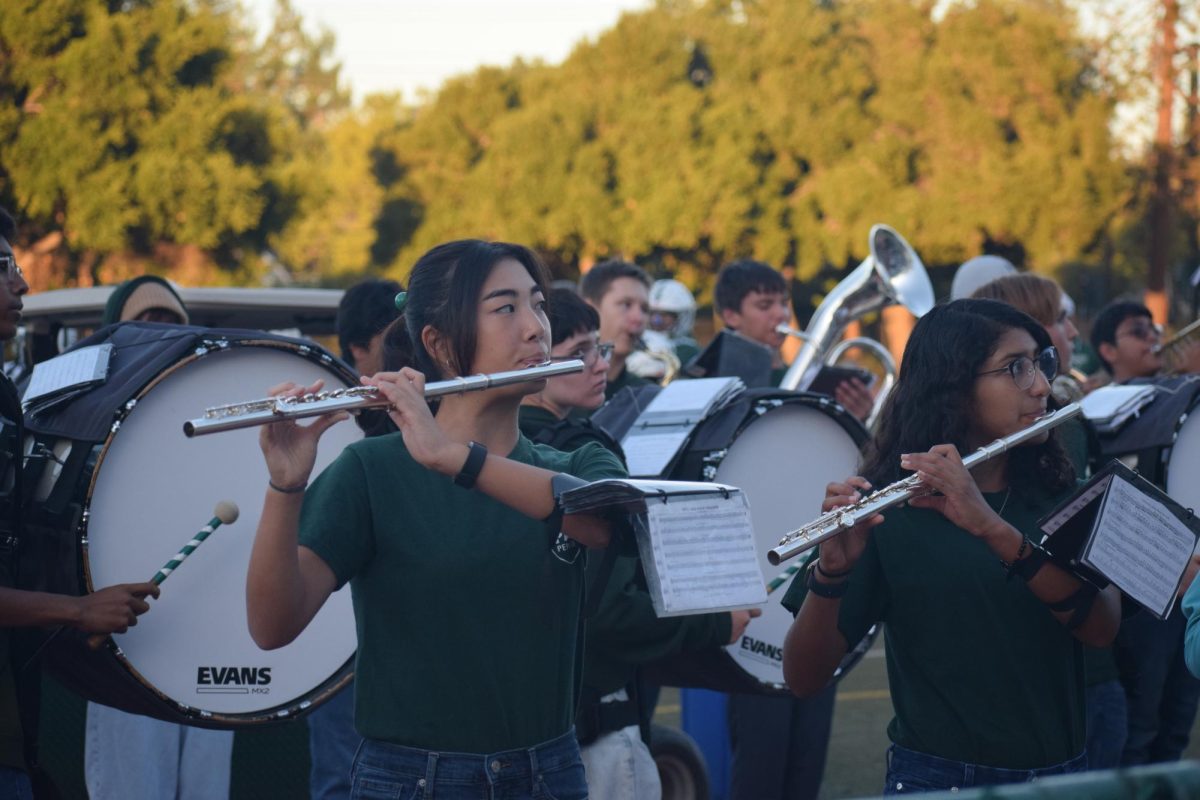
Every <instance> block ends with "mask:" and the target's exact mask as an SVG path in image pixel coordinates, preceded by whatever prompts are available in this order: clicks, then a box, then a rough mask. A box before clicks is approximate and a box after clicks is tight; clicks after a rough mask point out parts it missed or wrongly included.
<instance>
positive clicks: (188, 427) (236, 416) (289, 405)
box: [183, 358, 584, 437]
mask: <svg viewBox="0 0 1200 800" xmlns="http://www.w3.org/2000/svg"><path fill="white" fill-rule="evenodd" d="M583 368H584V365H583V362H582V361H581V360H579V359H578V358H574V359H571V360H570V361H562V362H559V363H551V362H547V363H545V364H541V365H539V366H536V367H529V368H528V369H514V370H509V371H507V372H492V373H486V374H480V375H466V376H463V377H459V378H450V379H449V380H444V381H435V382H433V383H428V384H426V385H425V399H426V400H430V399H432V398H435V397H442V396H443V395H448V394H462V393H463V392H480V391H483V390H484V389H494V388H497V387H500V386H510V385H512V384H514V383H527V382H529V381H541V380H545V379H546V378H553V377H555V376H556V375H570V374H572V373H576V372H583ZM388 405H389V403H388V400H387V398H386V397H384V396H383V395H382V394H380V393H379V391H378V390H377V389H376V388H375V387H374V386H351V387H348V388H345V389H333V390H330V391H327V392H316V393H315V394H305V395H301V396H299V397H264V398H262V399H260V400H249V401H247V402H244V403H230V404H229V405H224V406H213V407H212V408H206V409H205V410H204V416H203V417H200V418H198V419H190V420H188V421H187V422H185V423H183V432H184V435H186V436H188V437H192V436H204V435H206V434H209V433H220V432H221V431H232V430H237V429H239V428H253V427H254V426H256V425H268V424H270V423H272V422H281V421H283V420H286V419H305V418H307V417H319V416H321V415H322V414H329V413H332V412H335V411H349V412H351V413H355V412H358V411H362V410H363V409H366V408H386V407H387V406H388Z"/></svg>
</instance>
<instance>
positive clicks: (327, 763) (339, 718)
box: [308, 681, 362, 800]
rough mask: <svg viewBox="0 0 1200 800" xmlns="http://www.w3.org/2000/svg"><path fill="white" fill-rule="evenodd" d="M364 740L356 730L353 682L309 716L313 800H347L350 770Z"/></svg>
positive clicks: (310, 791) (310, 776)
mask: <svg viewBox="0 0 1200 800" xmlns="http://www.w3.org/2000/svg"><path fill="white" fill-rule="evenodd" d="M361 741H362V737H361V736H359V735H358V731H356V730H354V682H353V681H351V683H350V685H349V686H347V687H346V688H345V689H342V691H340V692H338V693H337V694H336V695H334V696H333V697H331V698H330V699H329V701H328V702H326V703H325V704H324V705H323V706H321V707H320V708H318V709H317V710H316V711H314V712H312V713H311V714H309V715H308V750H309V753H310V754H311V756H312V772H311V773H309V781H308V788H309V794H310V797H311V799H312V800H346V798H347V797H349V796H350V769H351V767H353V766H354V754H355V753H356V752H358V745H359V742H361Z"/></svg>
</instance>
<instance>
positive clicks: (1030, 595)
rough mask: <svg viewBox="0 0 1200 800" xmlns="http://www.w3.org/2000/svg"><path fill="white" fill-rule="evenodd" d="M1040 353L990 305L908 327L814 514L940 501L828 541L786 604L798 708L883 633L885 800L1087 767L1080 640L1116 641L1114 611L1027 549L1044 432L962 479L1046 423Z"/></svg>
mask: <svg viewBox="0 0 1200 800" xmlns="http://www.w3.org/2000/svg"><path fill="white" fill-rule="evenodd" d="M1053 352H1054V351H1053V349H1052V347H1051V343H1050V337H1049V336H1048V335H1047V333H1046V331H1045V329H1044V328H1043V327H1042V326H1041V325H1039V324H1037V322H1035V321H1034V320H1033V319H1031V318H1030V317H1028V316H1026V315H1025V314H1022V313H1021V312H1019V311H1017V310H1016V309H1014V308H1012V307H1011V306H1008V305H1005V304H1003V303H998V302H995V301H991V300H959V301H955V302H953V303H950V304H948V305H944V306H939V307H937V308H935V309H933V311H931V312H930V313H928V314H926V315H925V316H924V317H922V318H921V320H920V321H919V322H918V323H917V326H916V328H915V329H914V331H913V334H912V337H911V338H910V339H909V342H908V347H907V348H906V350H905V353H904V359H903V363H902V365H901V370H900V376H901V377H900V380H899V382H898V383H897V384H896V389H895V391H894V392H893V393H892V395H891V396H890V397H889V399H888V401H887V405H886V406H885V407H884V409H883V413H882V414H881V417H880V419H881V420H882V422H881V425H880V427H879V429H878V431H877V432H876V435H875V438H874V440H873V441H872V442H871V444H870V446H869V449H868V452H867V455H866V457H865V461H864V463H863V465H862V476H855V477H851V478H848V479H846V480H845V481H841V482H835V483H832V484H830V485H829V487H828V489H827V491H826V499H825V503H824V510H829V509H832V508H836V507H839V506H844V505H849V504H851V503H853V502H855V501H856V500H858V499H860V498H861V496H863V495H865V494H867V493H869V492H870V491H871V490H872V488H873V487H874V488H882V487H883V486H885V485H887V484H890V483H892V482H894V481H896V480H898V479H900V478H902V477H905V476H907V475H910V474H912V473H913V472H916V473H917V474H918V475H920V477H921V479H922V480H923V481H924V483H925V484H927V485H928V486H930V487H931V488H933V489H934V490H936V492H937V494H934V495H930V496H927V497H922V498H914V499H913V500H911V501H910V502H909V504H908V506H907V507H904V508H898V509H892V510H889V511H888V512H886V515H876V516H875V517H874V518H872V519H869V520H866V521H865V522H863V523H862V524H860V525H858V526H856V527H855V528H853V529H851V530H849V531H846V532H845V533H843V534H841V535H839V536H836V537H834V538H832V539H829V540H826V541H825V542H824V543H822V544H821V547H820V550H819V553H818V557H817V558H814V559H813V561H812V563H811V564H810V566H809V568H808V570H807V571H806V572H805V573H801V576H800V579H798V580H796V581H795V582H794V583H793V585H792V587H791V588H790V589H789V591H788V594H787V596H786V597H785V598H784V605H785V606H787V607H788V608H790V609H792V610H793V611H795V612H796V613H797V616H796V620H795V622H794V623H793V625H792V628H791V630H790V631H789V633H788V637H787V640H786V643H785V647H784V675H785V677H786V679H787V682H788V685H789V686H790V687H791V688H792V690H793V691H794V692H796V693H797V694H799V695H801V696H806V695H810V694H813V693H816V692H818V691H820V690H821V689H822V688H823V687H824V686H825V685H826V684H827V683H828V681H829V678H830V676H831V675H832V673H833V671H834V669H835V668H836V667H837V665H838V663H839V661H840V660H841V658H842V656H843V655H845V653H846V651H847V649H848V647H849V645H848V643H849V642H857V641H859V640H860V639H861V638H862V636H863V635H864V634H865V632H866V630H867V628H868V627H870V625H872V624H874V623H876V622H884V623H885V625H884V636H885V637H886V641H887V662H888V663H887V665H888V679H889V685H890V687H891V694H892V704H893V707H894V709H895V717H894V719H893V720H892V722H891V724H890V725H889V726H888V735H889V738H891V740H892V747H891V748H890V749H889V752H888V773H887V779H886V785H885V790H884V791H885V794H889V795H892V794H906V793H911V792H922V791H932V790H945V789H952V788H955V787H969V786H978V785H987V784H997V783H1012V782H1020V781H1027V780H1031V779H1033V778H1035V777H1038V776H1041V775H1051V774H1058V773H1065V772H1074V771H1078V770H1082V769H1084V768H1085V767H1086V763H1087V759H1086V754H1085V749H1084V747H1085V745H1084V674H1083V661H1082V654H1081V643H1085V644H1091V645H1101V646H1102V645H1107V644H1109V643H1110V642H1111V641H1112V638H1113V636H1114V635H1115V634H1116V630H1117V625H1118V619H1119V598H1118V595H1117V593H1116V590H1115V589H1113V588H1109V589H1107V590H1105V591H1103V592H1097V591H1096V590H1095V589H1094V588H1090V587H1088V586H1086V585H1084V584H1083V583H1082V582H1081V581H1080V580H1079V579H1077V578H1075V577H1074V576H1073V575H1071V574H1069V573H1067V572H1065V571H1063V570H1062V569H1060V568H1059V567H1057V566H1055V565H1054V564H1053V563H1050V562H1048V561H1047V559H1046V556H1045V553H1044V551H1042V550H1041V549H1040V548H1038V547H1036V546H1034V544H1033V541H1035V540H1037V539H1038V537H1037V529H1036V522H1037V520H1038V519H1039V518H1040V517H1041V516H1042V515H1043V514H1044V513H1045V512H1046V511H1048V510H1050V508H1051V507H1052V506H1053V505H1054V504H1055V503H1056V502H1057V501H1059V500H1060V499H1062V498H1063V497H1064V496H1065V495H1066V494H1068V493H1069V492H1070V491H1071V490H1072V489H1074V488H1075V474H1074V469H1073V468H1072V466H1071V463H1070V461H1069V460H1068V459H1067V457H1066V455H1065V453H1064V452H1063V449H1062V447H1061V446H1060V445H1059V443H1058V440H1057V437H1056V435H1055V432H1054V431H1051V432H1050V433H1048V434H1046V435H1044V436H1042V437H1039V438H1036V439H1034V440H1032V441H1031V442H1028V443H1026V444H1025V445H1024V446H1021V447H1018V448H1016V449H1015V450H1013V451H1012V452H1011V453H1008V454H1005V455H1001V456H998V457H996V458H994V459H992V460H990V461H987V462H985V463H984V464H982V465H980V466H979V467H977V468H976V469H975V470H974V472H968V471H967V470H966V469H965V468H964V467H963V465H962V458H961V455H960V454H966V453H969V452H970V451H972V450H974V449H976V448H978V447H980V446H982V445H984V444H988V443H990V442H992V441H994V440H995V439H997V438H1000V437H1002V436H1007V435H1009V434H1012V433H1015V432H1017V431H1019V430H1022V429H1024V428H1026V427H1028V426H1029V425H1030V424H1031V423H1032V422H1033V421H1034V420H1036V419H1037V418H1038V417H1040V416H1042V415H1043V414H1045V413H1046V412H1047V410H1048V409H1049V408H1050V407H1051V406H1050V404H1049V400H1050V386H1049V381H1050V380H1051V379H1052V378H1053V377H1054V373H1055V371H1056V369H1057V364H1056V362H1055V361H1054V359H1053V358H1052V356H1051V354H1052V353H1053ZM885 516H886V519H885Z"/></svg>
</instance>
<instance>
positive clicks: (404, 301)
mask: <svg viewBox="0 0 1200 800" xmlns="http://www.w3.org/2000/svg"><path fill="white" fill-rule="evenodd" d="M406 305H408V292H397V293H396V310H397V311H399V312H400V313H401V314H403V313H404V307H405V306H406Z"/></svg>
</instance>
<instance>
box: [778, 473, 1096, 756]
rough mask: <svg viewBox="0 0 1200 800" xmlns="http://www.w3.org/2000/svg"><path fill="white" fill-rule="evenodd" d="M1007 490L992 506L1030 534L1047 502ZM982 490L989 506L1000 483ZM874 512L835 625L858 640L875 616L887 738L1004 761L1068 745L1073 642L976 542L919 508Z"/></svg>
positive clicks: (1077, 653) (800, 588) (1072, 752)
mask: <svg viewBox="0 0 1200 800" xmlns="http://www.w3.org/2000/svg"><path fill="white" fill-rule="evenodd" d="M1018 491H1019V490H1014V493H1013V495H1012V496H1011V497H1010V498H1009V502H1008V503H1007V505H1004V506H1003V508H1004V512H1003V515H1002V516H1003V517H1004V519H1005V520H1006V521H1008V522H1009V523H1010V524H1012V525H1013V526H1014V527H1015V528H1017V529H1018V530H1020V531H1023V532H1025V533H1027V534H1029V535H1030V536H1031V538H1032V537H1033V536H1034V535H1035V532H1036V521H1037V519H1038V518H1039V516H1040V515H1041V514H1043V513H1045V512H1046V511H1048V510H1050V509H1051V508H1052V507H1053V500H1048V501H1042V500H1037V501H1034V502H1032V503H1026V502H1024V501H1023V500H1022V496H1021V495H1020V494H1018ZM985 497H986V498H987V500H988V502H989V503H990V504H991V505H992V507H993V508H1000V507H1001V506H1002V504H1003V503H1004V500H1005V492H998V493H994V494H987V495H985ZM884 516H885V517H886V521H885V522H884V523H883V524H882V525H880V526H879V527H877V528H875V529H874V531H873V532H872V533H871V536H870V538H869V539H868V542H867V547H866V550H865V551H864V552H863V555H862V558H861V559H860V560H859V562H858V563H857V564H856V565H855V567H854V572H853V573H852V574H851V576H850V578H849V582H850V586H849V589H848V591H847V593H846V595H845V597H844V598H843V599H842V602H841V608H840V612H839V616H838V628H839V630H840V631H841V633H842V635H843V636H845V638H846V641H847V642H858V641H859V640H861V639H862V637H863V635H864V634H865V633H866V631H867V628H868V627H870V625H871V624H872V623H874V622H877V621H882V622H883V623H884V629H883V630H884V638H885V642H886V647H887V669H888V681H889V685H890V688H891V695H892V706H893V709H894V711H895V717H894V718H893V719H892V721H891V723H890V724H889V725H888V736H889V737H890V738H891V740H892V741H893V742H895V743H896V744H898V745H900V746H901V747H906V748H909V749H911V750H916V751H918V752H921V753H926V754H929V755H933V756H938V757H941V758H947V759H952V760H955V761H965V762H969V763H974V764H984V765H987V766H992V767H1003V768H1008V769H1033V768H1037V767H1045V766H1049V765H1052V764H1058V763H1060V762H1062V761H1066V760H1067V759H1070V758H1073V757H1075V756H1077V755H1079V754H1080V753H1081V752H1082V751H1083V748H1084V697H1083V685H1084V684H1083V681H1084V676H1083V658H1082V647H1081V646H1080V644H1079V643H1078V642H1077V641H1076V640H1075V639H1074V638H1073V637H1072V636H1071V634H1070V633H1069V632H1068V631H1067V630H1066V628H1065V627H1063V626H1062V625H1061V624H1060V623H1059V622H1058V621H1057V620H1055V618H1054V617H1053V615H1052V614H1051V613H1050V610H1049V609H1048V608H1047V607H1046V606H1045V604H1044V603H1042V601H1041V600H1039V599H1038V598H1037V597H1035V596H1034V595H1033V593H1032V592H1031V591H1030V590H1029V588H1028V587H1027V586H1026V585H1025V583H1024V582H1023V581H1021V580H1019V579H1013V580H1008V579H1007V576H1006V574H1005V570H1004V567H1003V566H1002V565H1001V563H1000V561H999V559H997V558H996V556H995V555H994V554H993V553H992V551H991V550H990V549H989V548H988V547H987V545H986V544H984V543H983V542H982V541H981V540H979V539H977V538H975V537H973V536H971V535H970V534H968V533H966V532H965V531H963V530H961V529H960V528H957V527H955V526H954V525H953V524H952V523H950V522H949V521H948V520H946V518H945V517H943V516H941V515H940V514H938V513H936V512H933V511H929V510H923V509H915V508H907V507H905V508H897V509H892V510H890V511H887V512H885V514H884ZM1037 538H1040V537H1037ZM801 574H802V573H801ZM804 594H805V587H804V582H803V580H799V581H793V582H792V585H791V587H789V589H788V592H787V595H786V596H785V597H784V599H783V604H784V606H785V607H787V608H788V609H789V610H791V611H793V612H795V611H797V610H798V609H799V607H800V604H801V603H802V602H803V600H804Z"/></svg>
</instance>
